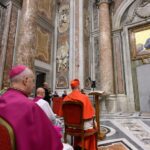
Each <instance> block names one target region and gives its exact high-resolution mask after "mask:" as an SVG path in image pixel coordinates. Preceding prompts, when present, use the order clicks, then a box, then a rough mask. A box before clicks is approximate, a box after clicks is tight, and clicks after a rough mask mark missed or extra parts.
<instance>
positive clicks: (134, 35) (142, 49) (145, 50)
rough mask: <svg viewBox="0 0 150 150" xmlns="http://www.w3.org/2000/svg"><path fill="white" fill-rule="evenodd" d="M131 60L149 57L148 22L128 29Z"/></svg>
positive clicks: (149, 30) (149, 36)
mask: <svg viewBox="0 0 150 150" xmlns="http://www.w3.org/2000/svg"><path fill="white" fill-rule="evenodd" d="M129 35H130V47H131V57H132V60H137V59H145V58H149V57H150V24H149V25H143V26H138V27H136V28H132V29H130V30H129Z"/></svg>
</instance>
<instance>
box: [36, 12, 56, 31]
mask: <svg viewBox="0 0 150 150" xmlns="http://www.w3.org/2000/svg"><path fill="white" fill-rule="evenodd" d="M36 22H37V23H38V24H39V25H41V26H42V27H43V28H45V29H46V30H48V31H50V32H53V31H54V26H53V25H52V24H51V23H50V22H49V20H48V19H46V18H44V17H43V16H39V15H38V18H37V20H36Z"/></svg>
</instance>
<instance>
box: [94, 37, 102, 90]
mask: <svg viewBox="0 0 150 150" xmlns="http://www.w3.org/2000/svg"><path fill="white" fill-rule="evenodd" d="M93 52H94V55H95V57H94V63H95V66H94V67H95V81H96V88H97V89H101V88H100V69H99V66H100V61H99V57H100V56H99V55H100V51H99V37H98V36H97V37H94V51H93Z"/></svg>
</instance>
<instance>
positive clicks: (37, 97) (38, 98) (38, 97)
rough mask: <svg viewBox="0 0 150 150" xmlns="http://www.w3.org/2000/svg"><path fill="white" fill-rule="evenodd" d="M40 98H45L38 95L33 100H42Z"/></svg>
mask: <svg viewBox="0 0 150 150" xmlns="http://www.w3.org/2000/svg"><path fill="white" fill-rule="evenodd" d="M40 99H43V97H40V96H36V97H35V98H34V99H33V102H37V101H38V100H40Z"/></svg>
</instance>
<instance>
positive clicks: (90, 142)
mask: <svg viewBox="0 0 150 150" xmlns="http://www.w3.org/2000/svg"><path fill="white" fill-rule="evenodd" d="M70 85H71V88H72V92H71V93H70V94H68V95H67V96H66V97H65V98H64V101H74V100H75V101H76V100H78V101H81V102H82V103H83V119H90V118H92V117H94V115H95V111H94V108H93V106H92V104H91V101H90V99H89V98H88V96H87V95H85V94H82V93H81V92H80V81H79V80H78V79H74V80H72V81H71V84H70ZM93 126H94V125H93V120H92V119H91V120H89V121H86V122H85V123H84V130H86V131H87V132H90V130H92V129H93ZM84 141H85V143H84V148H85V149H86V150H96V149H97V148H96V136H95V135H92V136H89V137H86V138H85V140H84ZM75 143H77V145H79V146H80V147H82V142H81V141H80V140H79V142H77V141H76V142H75Z"/></svg>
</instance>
